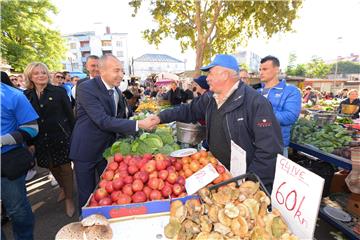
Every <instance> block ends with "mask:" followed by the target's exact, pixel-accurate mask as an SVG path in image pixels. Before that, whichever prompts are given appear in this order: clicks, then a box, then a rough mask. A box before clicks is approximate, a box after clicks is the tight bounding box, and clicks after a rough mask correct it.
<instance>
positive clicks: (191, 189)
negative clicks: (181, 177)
mask: <svg viewBox="0 0 360 240" xmlns="http://www.w3.org/2000/svg"><path fill="white" fill-rule="evenodd" d="M218 176H219V173H218V172H217V171H216V170H215V168H214V167H213V165H212V164H211V163H209V164H208V165H206V166H205V167H203V168H202V169H200V170H199V171H197V172H196V173H194V174H193V175H191V176H190V177H188V178H187V179H186V180H185V188H186V193H187V194H188V195H191V194H194V193H196V192H197V191H199V190H200V189H201V188H203V187H205V186H206V185H208V184H209V183H211V182H212V181H213V180H214V179H215V178H217V177H218Z"/></svg>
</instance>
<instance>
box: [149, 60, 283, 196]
mask: <svg viewBox="0 0 360 240" xmlns="http://www.w3.org/2000/svg"><path fill="white" fill-rule="evenodd" d="M201 70H203V71H209V72H210V73H209V75H208V77H207V82H208V84H209V86H210V91H209V92H207V93H205V94H203V95H202V96H200V97H199V99H198V101H193V102H191V103H190V104H183V105H180V106H179V107H177V108H175V109H168V110H164V111H162V112H161V113H160V114H159V116H151V117H150V118H152V120H153V121H154V124H158V123H160V122H161V123H168V122H172V121H181V122H187V123H189V122H196V121H198V120H200V119H206V129H207V140H208V142H209V150H210V152H211V153H212V154H213V155H214V156H215V157H216V158H217V159H219V161H220V162H221V163H222V164H223V165H224V166H225V167H226V168H227V169H230V171H232V170H233V169H239V167H240V168H241V171H244V170H245V172H254V173H256V174H257V175H258V176H259V177H260V179H261V180H262V181H263V183H264V184H265V186H266V187H267V188H268V190H271V188H272V184H273V180H274V175H275V165H276V156H277V154H279V153H282V149H283V143H282V137H281V130H280V126H279V123H278V122H277V120H276V117H275V115H274V113H273V110H272V107H271V104H270V102H268V101H267V99H266V98H264V97H263V96H261V94H259V93H258V92H256V91H255V90H254V89H252V88H251V87H249V86H247V85H246V84H244V83H243V82H241V81H239V65H238V63H237V61H236V59H235V58H234V57H232V56H230V55H224V54H219V55H217V56H216V57H215V59H214V61H213V62H212V63H210V64H209V65H208V66H205V67H202V68H201ZM240 148H241V149H243V150H245V151H246V162H241V161H240V160H239V159H240V158H241V157H235V158H234V156H238V155H237V154H236V152H238V151H237V150H239V149H240ZM232 172H233V171H232ZM239 174H241V172H239Z"/></svg>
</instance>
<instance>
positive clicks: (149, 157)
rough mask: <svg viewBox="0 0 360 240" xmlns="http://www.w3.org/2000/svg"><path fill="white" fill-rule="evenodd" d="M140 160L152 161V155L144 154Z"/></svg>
mask: <svg viewBox="0 0 360 240" xmlns="http://www.w3.org/2000/svg"><path fill="white" fill-rule="evenodd" d="M142 158H143V159H145V160H147V161H148V160H151V159H152V155H151V154H150V153H145V154H144V155H143V157H142Z"/></svg>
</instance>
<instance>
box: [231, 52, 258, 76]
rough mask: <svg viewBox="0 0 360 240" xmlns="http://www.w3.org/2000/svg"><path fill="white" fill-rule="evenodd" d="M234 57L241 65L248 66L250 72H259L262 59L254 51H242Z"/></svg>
mask: <svg viewBox="0 0 360 240" xmlns="http://www.w3.org/2000/svg"><path fill="white" fill-rule="evenodd" d="M232 55H233V56H234V57H235V58H236V60H237V61H238V63H239V64H240V65H241V64H246V65H247V66H248V67H249V68H250V69H249V71H250V72H253V73H257V72H259V68H260V61H261V57H260V56H259V55H257V54H256V53H254V52H252V51H240V52H238V53H235V54H232Z"/></svg>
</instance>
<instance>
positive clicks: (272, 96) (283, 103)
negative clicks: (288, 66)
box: [258, 80, 301, 147]
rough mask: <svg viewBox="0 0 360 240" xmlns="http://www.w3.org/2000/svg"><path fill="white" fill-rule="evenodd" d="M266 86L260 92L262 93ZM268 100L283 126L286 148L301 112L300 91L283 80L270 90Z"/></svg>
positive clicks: (282, 131)
mask: <svg viewBox="0 0 360 240" xmlns="http://www.w3.org/2000/svg"><path fill="white" fill-rule="evenodd" d="M263 90H264V85H262V87H261V88H260V89H258V91H259V92H260V93H262V91H263ZM267 99H268V100H269V102H270V103H271V105H272V108H273V110H274V113H275V116H276V119H277V120H278V121H279V123H280V126H281V133H282V137H283V143H284V146H285V147H287V146H289V143H290V136H291V127H292V125H294V124H295V122H296V121H297V120H298V118H299V116H300V112H301V93H300V90H299V89H298V88H297V87H295V86H293V85H289V84H287V83H286V81H285V80H281V81H280V82H279V83H278V84H277V85H276V86H274V87H273V88H271V89H270V90H269V93H268V96H267Z"/></svg>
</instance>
